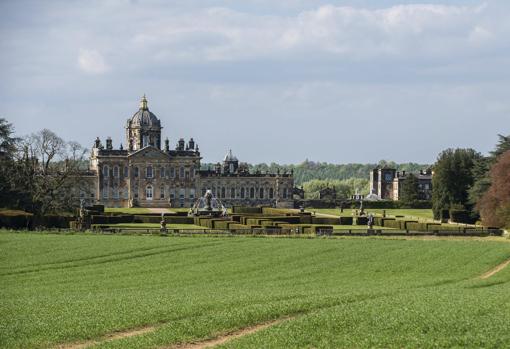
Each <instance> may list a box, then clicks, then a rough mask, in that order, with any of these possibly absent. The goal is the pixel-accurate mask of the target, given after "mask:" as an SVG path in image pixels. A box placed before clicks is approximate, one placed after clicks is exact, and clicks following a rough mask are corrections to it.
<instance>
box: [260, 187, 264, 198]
mask: <svg viewBox="0 0 510 349" xmlns="http://www.w3.org/2000/svg"><path fill="white" fill-rule="evenodd" d="M259 198H260V199H263V198H264V188H260V189H259Z"/></svg>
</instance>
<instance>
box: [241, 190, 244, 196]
mask: <svg viewBox="0 0 510 349" xmlns="http://www.w3.org/2000/svg"><path fill="white" fill-rule="evenodd" d="M241 199H244V188H241Z"/></svg>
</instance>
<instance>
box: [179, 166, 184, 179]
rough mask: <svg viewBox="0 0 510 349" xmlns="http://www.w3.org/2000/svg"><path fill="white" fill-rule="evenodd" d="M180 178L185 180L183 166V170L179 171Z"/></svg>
mask: <svg viewBox="0 0 510 349" xmlns="http://www.w3.org/2000/svg"><path fill="white" fill-rule="evenodd" d="M179 177H180V178H184V167H182V166H181V168H180V169H179Z"/></svg>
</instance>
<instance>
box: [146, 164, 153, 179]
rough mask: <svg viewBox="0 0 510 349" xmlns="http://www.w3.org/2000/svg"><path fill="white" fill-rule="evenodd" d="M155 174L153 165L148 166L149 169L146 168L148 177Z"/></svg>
mask: <svg viewBox="0 0 510 349" xmlns="http://www.w3.org/2000/svg"><path fill="white" fill-rule="evenodd" d="M153 175H154V174H153V170H152V166H151V165H149V166H147V170H146V177H147V178H152V177H153Z"/></svg>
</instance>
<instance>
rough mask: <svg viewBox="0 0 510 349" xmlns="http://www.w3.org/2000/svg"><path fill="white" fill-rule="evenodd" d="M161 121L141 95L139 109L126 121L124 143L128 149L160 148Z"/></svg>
mask: <svg viewBox="0 0 510 349" xmlns="http://www.w3.org/2000/svg"><path fill="white" fill-rule="evenodd" d="M162 128H163V127H161V122H160V121H159V119H158V118H157V117H156V115H154V114H153V113H152V112H151V111H149V107H148V106H147V98H146V97H145V95H143V97H142V100H141V101H140V109H139V110H138V111H137V112H136V113H135V114H134V115H133V116H132V117H131V118H130V119H128V121H127V124H126V143H127V144H129V145H130V146H129V150H133V151H137V150H139V149H142V148H144V147H147V146H153V147H156V148H158V149H161V129H162Z"/></svg>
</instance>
